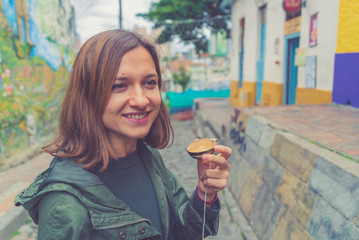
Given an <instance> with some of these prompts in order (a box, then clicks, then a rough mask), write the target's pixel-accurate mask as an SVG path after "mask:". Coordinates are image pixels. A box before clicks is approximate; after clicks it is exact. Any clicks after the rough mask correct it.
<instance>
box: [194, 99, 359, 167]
mask: <svg viewBox="0 0 359 240" xmlns="http://www.w3.org/2000/svg"><path fill="white" fill-rule="evenodd" d="M197 104H198V105H199V109H200V114H201V117H202V119H204V120H203V121H204V122H206V124H207V125H208V126H209V127H210V128H212V129H213V130H214V131H215V133H216V134H217V135H222V136H225V135H228V134H229V131H230V129H228V128H229V127H230V126H231V125H230V124H231V120H232V118H235V116H234V112H235V111H236V112H239V111H242V112H245V113H246V115H252V114H253V115H259V116H261V117H263V118H265V119H266V120H268V121H270V122H273V123H274V124H277V125H279V126H280V127H282V128H283V129H284V130H286V131H289V132H291V133H293V134H295V135H298V136H300V137H302V138H305V139H307V140H309V141H310V142H312V143H313V144H316V145H319V146H321V147H322V148H323V149H327V150H329V151H333V152H335V153H337V154H339V155H341V156H343V157H345V158H347V159H350V160H353V161H356V162H359V109H357V108H353V107H349V106H343V105H337V104H321V105H285V106H274V107H269V106H268V107H261V106H256V107H247V108H243V109H235V108H234V107H233V106H232V105H231V103H230V102H229V100H228V99H215V100H213V99H199V100H198V101H197ZM233 121H234V122H236V119H233ZM237 124H238V123H237ZM244 124H245V123H244ZM236 127H238V126H236Z"/></svg>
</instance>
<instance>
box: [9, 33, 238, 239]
mask: <svg viewBox="0 0 359 240" xmlns="http://www.w3.org/2000/svg"><path fill="white" fill-rule="evenodd" d="M161 83H162V80H161V72H160V67H159V60H158V54H157V51H156V47H155V46H154V45H153V44H152V43H151V42H149V41H147V40H146V38H143V37H142V36H140V35H138V34H136V33H132V32H129V31H124V30H119V29H117V30H109V31H105V32H102V33H99V34H97V35H95V36H94V37H92V38H90V39H89V40H88V41H87V42H86V43H85V44H84V45H83V46H82V48H81V49H80V51H79V53H78V55H77V57H76V59H75V62H74V64H73V67H72V71H71V75H70V81H69V85H68V87H67V91H66V95H65V98H64V101H63V105H62V110H61V113H60V125H59V135H58V137H57V138H56V139H55V140H54V141H53V142H52V143H50V144H49V145H47V146H45V147H44V149H45V151H47V152H48V153H50V154H52V155H54V159H53V161H52V162H51V164H50V167H49V168H48V169H47V170H46V171H45V172H43V173H42V174H41V175H39V176H38V177H37V178H36V180H35V182H34V183H32V184H31V185H30V186H29V187H28V188H27V189H25V190H24V191H23V192H22V193H20V194H19V195H18V196H17V197H16V200H15V202H16V205H17V206H19V205H23V206H24V207H25V208H26V209H27V210H28V211H29V213H30V215H31V217H32V218H33V220H34V222H35V223H37V224H39V228H38V229H39V230H38V239H125V238H128V239H165V240H167V239H172V240H174V239H176V240H181V239H191V240H196V239H201V235H202V233H204V236H208V235H215V234H216V233H217V231H218V221H219V211H220V200H219V199H218V198H217V192H218V191H221V190H222V189H223V188H225V187H226V185H227V179H228V176H229V169H230V165H229V163H228V161H227V159H228V158H229V157H230V155H231V149H230V148H228V147H225V146H219V145H216V146H215V147H214V149H213V151H214V152H216V153H218V154H217V155H214V154H203V155H202V157H201V159H199V160H198V163H197V168H198V186H197V187H195V186H194V189H196V190H195V191H193V194H192V196H191V197H188V196H187V193H186V191H185V190H184V188H183V187H182V185H181V184H180V183H179V182H178V180H177V179H176V177H175V176H174V175H173V174H172V173H171V172H170V171H169V170H168V169H167V168H166V166H165V163H164V161H163V159H162V157H161V155H160V153H159V151H158V148H164V147H166V146H168V145H171V141H170V140H171V136H172V135H173V131H172V126H171V123H170V118H169V114H168V112H167V109H166V107H165V105H164V103H163V102H162V98H161V94H160V90H161ZM172 139H173V138H172ZM209 165H212V166H214V167H213V168H210V169H209V167H208V166H209ZM207 190H208V191H207ZM203 199H205V200H203ZM207 200H208V201H207Z"/></svg>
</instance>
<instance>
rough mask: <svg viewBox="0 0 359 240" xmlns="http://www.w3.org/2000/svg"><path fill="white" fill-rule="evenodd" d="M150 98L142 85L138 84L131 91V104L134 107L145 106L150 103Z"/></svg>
mask: <svg viewBox="0 0 359 240" xmlns="http://www.w3.org/2000/svg"><path fill="white" fill-rule="evenodd" d="M149 102H150V101H149V100H148V98H147V96H146V94H145V93H144V91H143V89H142V88H141V87H140V86H136V87H134V88H133V89H132V91H131V93H130V99H129V104H130V105H131V106H133V107H139V108H144V107H146V106H147V105H148V104H149Z"/></svg>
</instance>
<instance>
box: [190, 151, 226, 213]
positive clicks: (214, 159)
mask: <svg viewBox="0 0 359 240" xmlns="http://www.w3.org/2000/svg"><path fill="white" fill-rule="evenodd" d="M214 151H215V152H216V153H219V154H204V155H203V156H202V159H199V160H197V169H198V178H199V179H198V189H197V194H198V195H199V197H200V198H201V199H202V200H204V199H205V193H206V188H207V187H208V190H207V199H206V202H211V201H213V200H214V198H215V197H216V193H218V192H219V191H221V190H222V189H224V188H225V187H226V186H227V180H228V177H229V170H230V169H231V165H230V164H229V163H228V158H229V157H230V156H231V154H232V150H231V149H230V148H229V147H226V146H222V145H216V146H215V147H214ZM207 206H208V204H207Z"/></svg>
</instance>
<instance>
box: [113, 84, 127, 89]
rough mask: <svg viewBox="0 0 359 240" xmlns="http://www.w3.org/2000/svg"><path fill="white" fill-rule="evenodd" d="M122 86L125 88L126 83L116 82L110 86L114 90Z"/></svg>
mask: <svg viewBox="0 0 359 240" xmlns="http://www.w3.org/2000/svg"><path fill="white" fill-rule="evenodd" d="M124 88H126V84H124V83H117V84H114V85H113V86H112V90H116V89H118V90H121V89H124Z"/></svg>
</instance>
